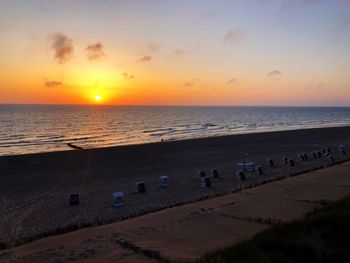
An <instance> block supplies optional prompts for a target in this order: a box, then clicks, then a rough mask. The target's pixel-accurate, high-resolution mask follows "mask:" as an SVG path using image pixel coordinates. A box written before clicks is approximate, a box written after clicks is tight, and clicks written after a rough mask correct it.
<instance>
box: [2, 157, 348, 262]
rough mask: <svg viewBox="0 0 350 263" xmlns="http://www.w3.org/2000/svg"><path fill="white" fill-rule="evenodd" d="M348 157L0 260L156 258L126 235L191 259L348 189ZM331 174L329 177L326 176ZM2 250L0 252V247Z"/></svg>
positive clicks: (69, 236)
mask: <svg viewBox="0 0 350 263" xmlns="http://www.w3.org/2000/svg"><path fill="white" fill-rule="evenodd" d="M349 170H350V162H346V163H343V164H339V165H336V166H332V167H329V168H325V169H321V170H317V171H315V172H311V173H306V174H302V175H298V176H294V177H289V178H286V179H284V180H280V181H276V182H272V183H270V184H265V185H262V186H259V187H255V188H251V189H248V190H244V191H241V192H238V193H233V194H228V195H225V196H221V197H217V198H212V199H208V200H204V201H199V202H194V203H191V204H187V205H183V206H179V207H174V208H169V209H165V210H162V211H158V212H155V213H150V214H147V215H144V216H140V217H136V218H133V219H129V220H125V221H121V222H117V223H113V224H109V225H104V226H99V227H93V228H86V229H82V230H78V231H75V232H71V233H68V234H64V235H59V236H53V237H48V238H44V239H41V240H38V241H34V242H32V243H29V244H26V245H23V246H19V247H17V248H13V249H10V250H5V251H3V252H2V253H3V254H4V255H3V256H0V259H1V261H2V262H10V261H11V260H14V262H39V263H40V262H47V261H51V262H52V261H54V260H55V259H56V260H57V259H60V260H61V261H66V260H68V261H71V260H74V261H75V262H155V261H152V260H151V259H149V258H147V257H145V256H143V255H142V254H141V253H135V252H134V251H133V250H131V249H127V248H122V247H121V246H120V245H119V243H118V242H120V241H121V240H127V241H128V242H129V243H131V244H134V245H135V246H138V247H140V248H141V249H150V250H153V251H159V252H160V255H161V256H163V257H166V258H170V259H195V258H197V257H199V256H200V255H202V254H204V253H206V252H208V251H212V250H214V249H217V248H222V247H225V246H228V245H231V244H234V243H237V242H239V241H241V240H244V239H247V238H250V237H252V236H253V235H254V234H256V233H258V232H260V231H262V230H264V229H266V228H268V227H270V226H271V225H274V224H278V223H280V222H289V221H291V220H294V219H297V218H301V217H302V216H303V215H305V213H307V212H310V211H313V210H314V209H316V208H319V207H321V206H322V205H325V204H327V203H330V202H332V201H335V200H338V199H340V198H342V197H345V196H348V195H349V194H350V176H349ZM330 178H331V180H330ZM0 255H1V253H0Z"/></svg>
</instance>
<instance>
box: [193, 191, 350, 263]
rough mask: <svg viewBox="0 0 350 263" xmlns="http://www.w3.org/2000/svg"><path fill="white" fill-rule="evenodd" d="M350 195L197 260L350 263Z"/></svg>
mask: <svg viewBox="0 0 350 263" xmlns="http://www.w3.org/2000/svg"><path fill="white" fill-rule="evenodd" d="M349 237H350V197H347V198H345V199H342V200H339V201H336V202H334V203H332V204H330V205H327V206H326V207H324V208H322V209H319V210H317V211H314V212H312V213H309V214H307V215H306V216H305V218H303V219H300V220H297V221H294V222H291V223H286V224H282V225H277V226H274V227H272V228H269V229H267V230H265V231H263V232H261V233H259V234H257V235H255V236H254V237H253V238H252V239H250V240H247V241H243V242H241V243H238V244H236V245H233V246H230V247H227V248H224V249H220V250H217V251H215V252H211V253H208V254H206V255H204V256H203V257H202V258H200V259H199V260H198V261H196V263H224V262H239V263H248V262H261V263H267V262H279V263H280V262H282V263H283V262H286V263H294V262H308V263H310V262H325V263H328V262H329V263H331V262H337V263H339V262H350V239H349Z"/></svg>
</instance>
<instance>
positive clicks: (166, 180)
mask: <svg viewBox="0 0 350 263" xmlns="http://www.w3.org/2000/svg"><path fill="white" fill-rule="evenodd" d="M159 180H160V187H168V186H169V178H168V176H165V175H163V176H160V177H159Z"/></svg>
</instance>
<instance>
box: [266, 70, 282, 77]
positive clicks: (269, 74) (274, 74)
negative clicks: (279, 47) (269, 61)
mask: <svg viewBox="0 0 350 263" xmlns="http://www.w3.org/2000/svg"><path fill="white" fill-rule="evenodd" d="M281 75H282V72H281V71H279V70H273V71H271V72H269V73H267V76H268V77H278V76H281Z"/></svg>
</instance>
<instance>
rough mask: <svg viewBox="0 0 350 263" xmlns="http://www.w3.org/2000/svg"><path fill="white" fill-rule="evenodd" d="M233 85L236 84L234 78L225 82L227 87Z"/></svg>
mask: <svg viewBox="0 0 350 263" xmlns="http://www.w3.org/2000/svg"><path fill="white" fill-rule="evenodd" d="M235 83H237V79H236V78H231V79H229V80H228V81H227V82H226V84H227V85H232V84H235Z"/></svg>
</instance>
